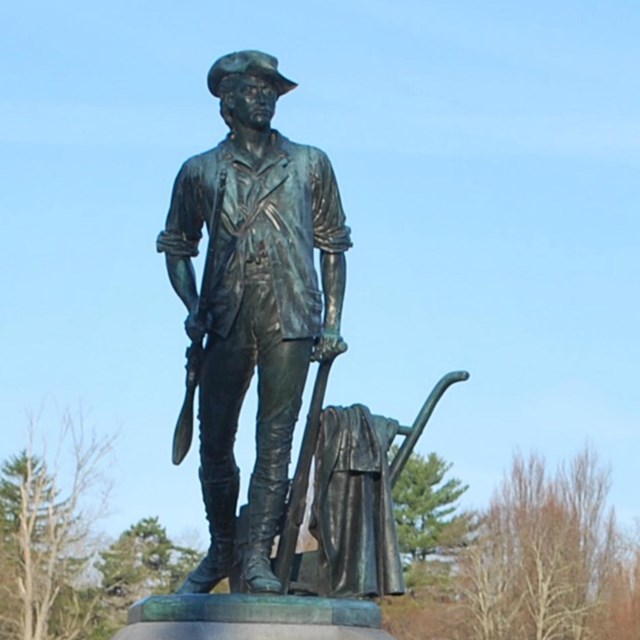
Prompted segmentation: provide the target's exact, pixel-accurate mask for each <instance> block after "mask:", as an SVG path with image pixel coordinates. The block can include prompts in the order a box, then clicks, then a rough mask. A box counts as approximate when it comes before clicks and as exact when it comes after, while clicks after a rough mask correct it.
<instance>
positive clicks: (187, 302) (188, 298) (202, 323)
mask: <svg viewBox="0 0 640 640" xmlns="http://www.w3.org/2000/svg"><path fill="white" fill-rule="evenodd" d="M166 261H167V272H168V274H169V280H170V281H171V286H172V287H173V289H174V290H175V292H176V293H177V294H178V297H179V298H180V300H182V302H183V303H184V306H185V307H187V311H188V312H189V315H188V316H187V318H186V320H185V321H184V328H185V331H186V332H187V335H188V336H189V337H190V338H191V340H193V341H194V342H200V341H201V340H202V338H203V337H204V335H205V334H206V333H207V319H206V317H204V318H203V317H200V314H198V290H197V287H196V276H195V271H194V269H193V263H192V262H191V258H189V257H186V256H172V255H170V254H167V257H166Z"/></svg>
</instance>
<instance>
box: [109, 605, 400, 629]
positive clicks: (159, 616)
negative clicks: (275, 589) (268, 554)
mask: <svg viewBox="0 0 640 640" xmlns="http://www.w3.org/2000/svg"><path fill="white" fill-rule="evenodd" d="M380 623H381V615H380V609H379V608H378V607H377V606H376V605H375V604H374V603H372V602H366V601H361V600H344V599H342V600H338V599H333V598H316V597H299V596H287V597H282V596H262V595H245V594H216V595H192V594H188V595H170V596H150V597H148V598H145V599H144V600H141V601H140V602H138V603H136V604H134V605H133V606H132V607H131V609H129V623H128V625H127V626H126V627H125V628H124V629H122V631H120V632H119V633H118V634H116V636H115V637H114V639H113V640H185V639H187V638H188V639H189V640H393V638H392V637H391V636H390V635H389V634H388V633H386V632H385V631H383V630H382V629H381V628H380Z"/></svg>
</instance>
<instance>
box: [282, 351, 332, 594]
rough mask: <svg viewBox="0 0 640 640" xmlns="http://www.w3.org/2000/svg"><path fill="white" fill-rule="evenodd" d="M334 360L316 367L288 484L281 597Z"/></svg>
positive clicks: (288, 578) (288, 574)
mask: <svg viewBox="0 0 640 640" xmlns="http://www.w3.org/2000/svg"><path fill="white" fill-rule="evenodd" d="M334 360H335V356H334V357H332V358H330V359H329V360H324V361H323V362H321V363H320V366H319V367H318V373H317V375H316V381H315V384H314V386H313V393H312V395H311V405H310V407H309V413H308V414H307V423H306V425H305V428H304V435H303V437H302V444H301V445H300V456H299V457H298V464H297V465H296V472H295V474H294V476H293V482H292V483H291V491H290V492H289V502H288V508H287V511H286V514H287V516H286V520H285V523H284V528H283V529H282V534H281V536H280V542H279V544H278V551H277V553H276V558H275V563H274V572H275V574H276V576H278V578H279V579H280V580H281V582H282V585H283V593H287V591H288V590H289V583H290V582H291V569H292V567H293V559H294V556H295V554H296V544H297V542H298V534H299V533H300V527H301V525H302V521H303V520H304V512H305V509H306V506H307V490H308V488H309V474H310V472H311V462H312V460H313V456H314V455H315V452H316V445H317V443H318V437H319V434H320V414H321V413H322V403H323V401H324V394H325V391H326V390H327V381H328V379H329V371H330V369H331V365H332V364H333V361H334Z"/></svg>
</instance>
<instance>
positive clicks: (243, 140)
mask: <svg viewBox="0 0 640 640" xmlns="http://www.w3.org/2000/svg"><path fill="white" fill-rule="evenodd" d="M208 86H209V89H210V91H211V93H212V94H213V95H214V96H217V97H219V98H220V110H221V115H222V117H223V119H224V121H225V122H226V124H227V125H228V126H229V129H230V133H229V135H228V136H227V138H226V139H225V140H223V141H222V142H221V143H220V144H219V145H218V146H217V147H215V148H214V149H212V150H210V151H206V152H204V153H201V154H199V155H197V156H194V157H192V158H190V159H188V160H187V161H186V162H185V163H184V164H183V166H182V168H181V170H180V172H179V174H178V177H177V178H176V181H175V185H174V188H173V194H172V197H171V205H170V209H169V214H168V216H167V221H166V226H165V229H164V230H163V231H162V232H161V233H160V235H159V236H158V241H157V248H158V251H160V252H164V253H165V255H166V265H167V270H168V274H169V279H170V281H171V284H172V286H173V288H174V290H175V291H176V293H177V294H178V296H179V297H180V299H181V300H182V302H183V303H184V305H185V306H186V308H187V311H188V316H187V319H186V321H185V328H186V331H187V334H188V335H189V337H190V338H191V340H192V345H191V347H190V357H189V364H188V384H187V396H186V398H185V405H184V406H183V410H182V411H181V416H180V419H179V421H178V427H177V430H176V438H175V440H174V451H173V458H174V462H176V463H179V462H180V460H181V459H182V458H183V457H184V455H185V454H186V451H187V449H188V446H189V442H190V438H191V436H190V422H191V420H192V413H191V411H192V405H193V393H194V390H195V385H196V384H199V418H200V481H201V485H202V494H203V500H204V504H205V510H206V513H207V519H208V521H209V529H210V534H211V545H210V548H209V551H208V553H207V556H206V557H205V559H204V560H203V561H202V563H201V564H200V565H199V567H198V568H197V569H196V570H195V571H194V572H192V574H191V575H190V576H189V578H188V579H187V581H186V582H185V583H184V585H183V586H182V587H181V589H180V590H179V593H207V592H209V591H210V590H211V589H212V588H213V587H214V586H215V585H216V584H217V583H218V582H219V581H220V580H222V579H223V578H224V577H226V576H227V575H228V573H229V570H230V566H231V563H232V560H233V554H234V538H235V520H236V506H237V505H236V503H237V498H238V487H239V473H238V469H237V466H236V463H235V458H234V453H233V445H234V440H235V434H236V430H237V426H238V416H239V412H240V409H241V406H242V402H243V399H244V396H245V394H246V391H247V389H248V387H249V382H250V380H251V378H252V376H253V373H254V370H255V369H256V368H257V371H258V416H257V424H256V443H257V454H256V463H255V467H254V470H253V474H252V476H251V481H250V485H249V510H248V511H249V524H248V528H249V544H248V549H247V553H246V556H245V557H244V558H243V581H244V586H245V588H246V589H247V590H248V591H251V592H254V593H255V592H258V593H279V592H281V591H282V583H281V581H280V580H279V579H278V578H276V576H275V575H274V574H273V573H272V571H271V566H270V562H269V552H270V549H271V546H272V542H273V538H274V535H275V534H276V530H277V527H278V524H279V522H280V519H281V516H282V513H283V509H284V504H285V499H286V495H287V491H288V488H289V480H288V463H289V457H290V450H291V441H292V436H293V429H294V425H295V422H296V420H297V417H298V412H299V410H300V405H301V396H302V391H303V388H304V384H305V380H306V376H307V371H308V368H309V362H310V360H311V359H314V360H318V361H326V360H331V359H332V358H334V357H335V356H336V355H338V354H340V353H342V352H344V351H345V350H346V344H345V343H344V341H343V339H342V337H341V335H340V323H341V314H342V304H343V299H344V291H345V281H346V265H345V258H344V253H345V251H346V250H347V249H348V248H349V247H350V246H351V240H350V230H349V228H348V227H347V226H346V224H345V216H344V212H343V210H342V205H341V202H340V196H339V193H338V187H337V184H336V180H335V177H334V174H333V170H332V168H331V164H330V162H329V159H328V158H327V156H326V155H325V154H324V153H323V152H322V151H320V150H319V149H316V148H314V147H309V146H305V145H300V144H296V143H294V142H291V141H289V140H287V138H285V137H284V136H282V135H281V134H280V133H279V132H277V131H275V130H274V129H272V128H271V120H272V118H273V116H274V113H275V108H276V102H277V100H278V98H279V97H280V96H281V95H283V94H284V93H286V92H288V91H290V90H291V89H293V88H294V87H295V86H296V85H295V83H293V82H292V81H290V80H288V79H287V78H285V77H284V76H282V75H281V74H280V72H279V71H278V67H277V60H276V59H275V58H274V57H272V56H269V55H267V54H265V53H261V52H258V51H242V52H238V53H233V54H229V55H227V56H224V57H222V58H220V59H219V60H218V61H217V62H216V63H215V64H214V65H213V66H212V68H211V70H210V72H209V76H208ZM221 185H223V186H221ZM203 227H207V229H208V233H209V237H210V250H208V251H207V255H206V258H205V260H206V264H205V267H204V273H205V278H204V279H203V283H202V285H201V289H200V292H198V290H197V286H196V280H195V275H194V268H193V264H192V258H194V257H195V256H196V255H197V254H198V246H199V242H200V239H201V237H202V228H203ZM314 248H315V249H317V250H319V252H320V266H321V284H322V287H321V288H322V292H321V290H320V288H319V286H318V277H317V274H316V271H315V268H314ZM323 296H324V303H323ZM203 340H204V343H203Z"/></svg>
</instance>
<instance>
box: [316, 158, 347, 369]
mask: <svg viewBox="0 0 640 640" xmlns="http://www.w3.org/2000/svg"><path fill="white" fill-rule="evenodd" d="M317 153H318V157H317V164H316V165H315V170H314V172H313V174H312V181H313V193H314V243H315V246H316V247H317V248H318V249H320V272H321V273H320V275H321V281H322V292H323V294H324V318H323V326H322V333H321V335H320V337H319V340H318V342H317V344H316V346H315V348H314V352H313V359H314V360H320V361H321V360H328V359H330V358H333V357H335V356H337V355H340V354H341V353H344V352H345V351H346V350H347V344H346V342H345V341H344V340H343V339H342V336H341V333H340V325H341V320H342V305H343V302H344V293H345V288H346V281H347V263H346V259H345V252H346V251H347V249H349V247H351V230H350V229H349V227H348V226H347V225H346V223H345V215H344V211H343V209H342V203H341V201H340V193H339V191H338V185H337V183H336V178H335V175H334V173H333V169H332V167H331V163H330V162H329V159H328V158H327V156H326V155H325V154H324V153H323V152H321V151H319V152H317Z"/></svg>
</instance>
